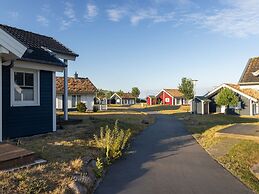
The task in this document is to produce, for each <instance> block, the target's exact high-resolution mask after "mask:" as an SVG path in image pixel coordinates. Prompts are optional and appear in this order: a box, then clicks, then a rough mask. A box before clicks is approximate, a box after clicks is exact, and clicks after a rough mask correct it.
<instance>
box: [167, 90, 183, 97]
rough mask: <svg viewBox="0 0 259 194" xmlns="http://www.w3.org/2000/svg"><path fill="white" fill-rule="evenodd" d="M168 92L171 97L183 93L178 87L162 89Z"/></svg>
mask: <svg viewBox="0 0 259 194" xmlns="http://www.w3.org/2000/svg"><path fill="white" fill-rule="evenodd" d="M164 90H165V91H166V92H167V93H168V94H170V95H171V96H173V97H184V94H183V93H182V92H180V91H179V90H178V89H164Z"/></svg>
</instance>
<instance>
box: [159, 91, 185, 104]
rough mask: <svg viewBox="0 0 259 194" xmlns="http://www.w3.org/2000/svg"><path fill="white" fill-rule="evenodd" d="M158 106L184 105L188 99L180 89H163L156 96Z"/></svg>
mask: <svg viewBox="0 0 259 194" xmlns="http://www.w3.org/2000/svg"><path fill="white" fill-rule="evenodd" d="M156 101H157V104H164V105H183V104H186V99H185V98H184V95H183V93H182V92H180V91H179V90H178V89H163V90H161V91H160V92H159V93H158V94H157V95H156Z"/></svg>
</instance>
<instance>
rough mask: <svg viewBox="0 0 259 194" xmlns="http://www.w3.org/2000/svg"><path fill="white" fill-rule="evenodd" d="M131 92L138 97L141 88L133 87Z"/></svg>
mask: <svg viewBox="0 0 259 194" xmlns="http://www.w3.org/2000/svg"><path fill="white" fill-rule="evenodd" d="M131 94H132V95H133V96H134V97H135V98H138V97H139V95H140V90H139V89H138V87H133V88H132V90H131Z"/></svg>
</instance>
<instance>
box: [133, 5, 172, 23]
mask: <svg viewBox="0 0 259 194" xmlns="http://www.w3.org/2000/svg"><path fill="white" fill-rule="evenodd" d="M143 20H151V21H152V22H154V23H161V22H169V21H173V20H175V13H174V12H169V13H165V14H159V13H158V11H157V10H156V9H153V8H150V9H147V10H139V11H136V12H135V13H133V14H132V15H131V18H130V22H131V24H132V25H137V24H139V22H141V21H143Z"/></svg>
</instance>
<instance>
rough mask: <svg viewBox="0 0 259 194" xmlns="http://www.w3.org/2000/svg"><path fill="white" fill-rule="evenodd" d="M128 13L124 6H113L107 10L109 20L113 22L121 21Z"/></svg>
mask: <svg viewBox="0 0 259 194" xmlns="http://www.w3.org/2000/svg"><path fill="white" fill-rule="evenodd" d="M126 13H127V11H126V9H123V8H113V9H108V10H107V14H108V18H109V20H110V21H113V22H118V21H120V20H121V19H122V17H123V16H124V15H125V14H126Z"/></svg>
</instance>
